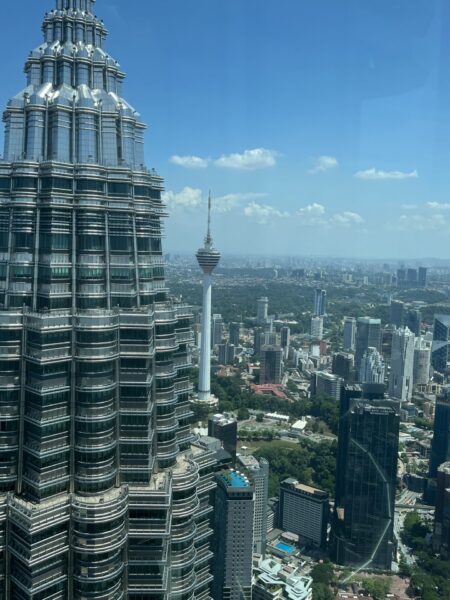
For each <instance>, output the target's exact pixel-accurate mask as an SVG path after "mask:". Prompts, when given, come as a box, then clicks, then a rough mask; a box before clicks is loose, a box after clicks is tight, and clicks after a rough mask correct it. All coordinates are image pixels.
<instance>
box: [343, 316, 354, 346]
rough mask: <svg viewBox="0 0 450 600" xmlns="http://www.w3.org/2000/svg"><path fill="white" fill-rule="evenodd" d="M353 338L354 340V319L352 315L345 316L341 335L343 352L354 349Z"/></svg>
mask: <svg viewBox="0 0 450 600" xmlns="http://www.w3.org/2000/svg"><path fill="white" fill-rule="evenodd" d="M355 340H356V319H355V318H354V317H345V319H344V335H343V340H342V342H343V349H344V352H354V351H355Z"/></svg>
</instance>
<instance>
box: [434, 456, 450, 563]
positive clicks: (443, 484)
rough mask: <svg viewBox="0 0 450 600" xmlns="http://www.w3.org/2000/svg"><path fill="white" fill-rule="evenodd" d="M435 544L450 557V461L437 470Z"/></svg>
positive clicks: (444, 555) (443, 554)
mask: <svg viewBox="0 0 450 600" xmlns="http://www.w3.org/2000/svg"><path fill="white" fill-rule="evenodd" d="M433 546H434V548H435V549H436V550H437V551H438V552H440V554H441V556H442V558H444V559H449V558H450V462H445V463H443V464H442V465H441V466H440V467H439V468H438V472H437V486H436V510H435V513H434V532H433Z"/></svg>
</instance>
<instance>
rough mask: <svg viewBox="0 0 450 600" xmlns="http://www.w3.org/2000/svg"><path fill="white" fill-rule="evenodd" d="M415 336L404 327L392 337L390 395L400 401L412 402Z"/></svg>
mask: <svg viewBox="0 0 450 600" xmlns="http://www.w3.org/2000/svg"><path fill="white" fill-rule="evenodd" d="M415 339H416V338H415V336H414V334H413V333H412V332H411V331H410V330H409V329H408V328H407V327H402V328H401V329H397V331H395V332H394V335H393V337H392V354H391V374H390V379H389V395H390V396H391V397H392V398H395V399H396V400H400V402H410V401H411V398H412V391H413V381H414V347H415Z"/></svg>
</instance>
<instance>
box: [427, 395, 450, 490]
mask: <svg viewBox="0 0 450 600" xmlns="http://www.w3.org/2000/svg"><path fill="white" fill-rule="evenodd" d="M448 461H450V386H447V387H445V388H444V389H443V390H442V392H441V394H440V395H439V396H438V397H437V398H436V409H435V413H434V434H433V441H432V443H431V454H430V478H431V479H436V477H437V471H438V468H439V466H440V465H442V464H443V463H445V462H448Z"/></svg>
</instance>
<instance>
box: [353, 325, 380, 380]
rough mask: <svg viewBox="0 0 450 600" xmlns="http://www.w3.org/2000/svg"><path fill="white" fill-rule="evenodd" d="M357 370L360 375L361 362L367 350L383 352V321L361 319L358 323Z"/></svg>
mask: <svg viewBox="0 0 450 600" xmlns="http://www.w3.org/2000/svg"><path fill="white" fill-rule="evenodd" d="M355 346H356V350H355V370H356V373H359V370H360V368H361V360H362V357H363V354H364V352H365V351H366V350H367V348H375V349H376V350H378V351H380V350H381V320H380V319H371V318H370V317H359V318H358V320H357V323H356V343H355Z"/></svg>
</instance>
